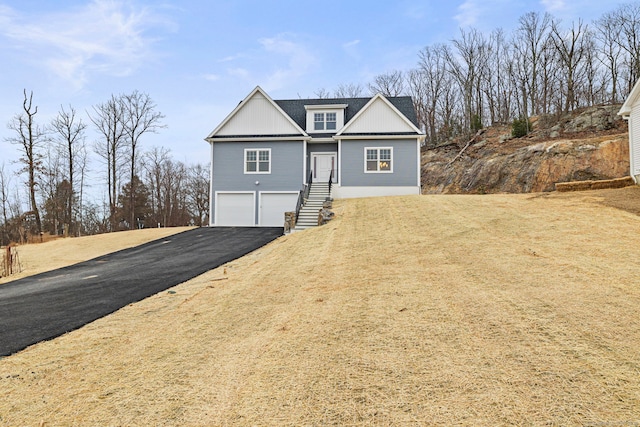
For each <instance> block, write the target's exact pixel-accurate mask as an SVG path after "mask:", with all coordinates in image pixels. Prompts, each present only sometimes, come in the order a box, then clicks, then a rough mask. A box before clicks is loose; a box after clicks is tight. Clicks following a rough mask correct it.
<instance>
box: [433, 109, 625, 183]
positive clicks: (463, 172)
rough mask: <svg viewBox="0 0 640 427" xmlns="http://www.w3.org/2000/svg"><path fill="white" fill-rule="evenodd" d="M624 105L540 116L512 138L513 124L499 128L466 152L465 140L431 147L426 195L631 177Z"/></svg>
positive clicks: (486, 133) (482, 136) (490, 131)
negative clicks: (557, 117)
mask: <svg viewBox="0 0 640 427" xmlns="http://www.w3.org/2000/svg"><path fill="white" fill-rule="evenodd" d="M618 109H619V106H602V107H592V108H589V109H586V110H584V111H581V112H578V113H575V114H573V115H571V116H567V117H562V118H561V119H560V120H558V121H555V122H554V121H551V120H550V119H549V118H534V120H533V122H534V131H533V132H532V133H530V134H529V135H527V136H526V137H523V138H511V137H510V135H509V134H510V127H509V126H493V127H491V128H488V129H486V130H485V132H483V133H482V134H480V135H477V136H476V138H475V140H474V142H473V143H471V144H469V146H468V147H467V148H466V149H465V150H464V151H463V152H462V154H460V153H461V151H462V150H463V148H464V146H465V145H466V144H465V143H450V144H447V145H443V146H440V147H437V148H434V149H430V150H426V151H424V152H423V154H422V185H423V193H425V194H428V193H527V192H540V191H553V190H554V189H555V184H556V183H558V182H570V181H584V180H600V179H613V178H620V177H624V176H627V175H628V174H629V145H628V136H627V131H626V127H627V124H626V122H624V121H623V120H622V119H620V118H619V117H617V116H616V113H617V111H618Z"/></svg>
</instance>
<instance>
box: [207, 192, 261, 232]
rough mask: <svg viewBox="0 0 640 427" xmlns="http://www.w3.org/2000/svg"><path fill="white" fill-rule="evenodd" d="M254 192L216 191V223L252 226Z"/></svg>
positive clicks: (253, 223)
mask: <svg viewBox="0 0 640 427" xmlns="http://www.w3.org/2000/svg"><path fill="white" fill-rule="evenodd" d="M254 198H255V194H254V193H216V225H226V226H229V225H233V226H254V225H255V220H254V218H255V204H254Z"/></svg>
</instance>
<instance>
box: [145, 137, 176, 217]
mask: <svg viewBox="0 0 640 427" xmlns="http://www.w3.org/2000/svg"><path fill="white" fill-rule="evenodd" d="M170 160H171V156H170V155H169V150H168V149H167V148H164V147H153V148H152V149H151V150H150V151H147V152H146V153H145V155H144V162H143V163H144V169H145V172H146V182H147V187H148V188H149V199H150V200H149V202H150V204H151V217H152V218H153V226H155V225H156V224H161V225H164V226H166V224H165V222H164V206H163V203H164V197H163V195H162V182H163V179H164V170H165V167H166V166H165V165H166V163H167V162H168V161H170Z"/></svg>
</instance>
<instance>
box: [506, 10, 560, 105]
mask: <svg viewBox="0 0 640 427" xmlns="http://www.w3.org/2000/svg"><path fill="white" fill-rule="evenodd" d="M519 22H520V26H519V27H518V29H517V30H516V36H515V39H514V48H515V51H516V53H517V54H518V56H519V63H518V64H519V65H518V66H519V68H520V69H519V74H520V77H521V78H524V81H522V82H521V83H523V84H521V85H520V86H521V88H520V89H521V92H522V96H523V100H522V102H523V114H524V115H526V116H529V115H531V114H538V112H539V111H540V104H541V103H540V102H539V96H540V92H539V88H538V84H539V72H540V57H541V56H542V55H543V52H544V50H545V49H546V46H547V44H546V41H547V38H548V36H549V27H550V24H551V15H549V14H548V13H545V14H544V15H543V16H540V14H538V13H537V12H529V13H526V14H525V15H523V16H521V17H520V19H519Z"/></svg>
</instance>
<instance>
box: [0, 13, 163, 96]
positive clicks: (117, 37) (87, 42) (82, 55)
mask: <svg viewBox="0 0 640 427" xmlns="http://www.w3.org/2000/svg"><path fill="white" fill-rule="evenodd" d="M0 23H1V24H2V25H1V27H0V40H2V39H4V41H3V43H7V44H9V45H11V46H12V47H14V48H15V49H16V50H20V51H21V52H23V53H24V54H26V55H28V57H27V58H26V60H27V61H33V62H34V63H36V64H39V65H44V66H46V67H47V68H48V70H49V71H51V72H52V73H54V74H55V75H57V76H59V77H61V78H63V79H65V80H67V81H69V82H72V83H73V84H74V85H75V86H76V87H77V88H81V87H82V86H83V85H84V84H85V83H86V81H87V80H88V79H89V78H90V75H91V74H93V73H103V74H108V75H113V76H124V75H129V74H131V73H133V72H134V71H135V70H136V69H137V68H138V67H140V65H141V64H143V63H145V62H147V61H149V60H150V59H152V58H153V57H154V52H153V51H152V46H153V44H154V42H155V41H156V40H155V39H154V38H152V37H151V36H149V35H148V33H149V32H150V31H151V30H152V29H155V28H158V27H160V28H162V29H164V30H173V29H174V25H173V24H172V23H171V22H170V21H168V20H166V19H165V18H163V17H161V16H159V15H157V14H155V13H154V12H153V11H152V10H151V9H148V8H142V7H135V6H134V5H132V4H131V3H130V2H123V1H117V0H113V1H112V0H93V1H92V2H90V3H88V4H86V5H84V6H82V7H80V8H76V9H73V10H70V11H65V12H56V13H50V14H42V15H39V16H29V17H27V16H21V15H20V14H19V13H18V12H16V11H13V10H11V9H8V8H6V7H5V8H0Z"/></svg>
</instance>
